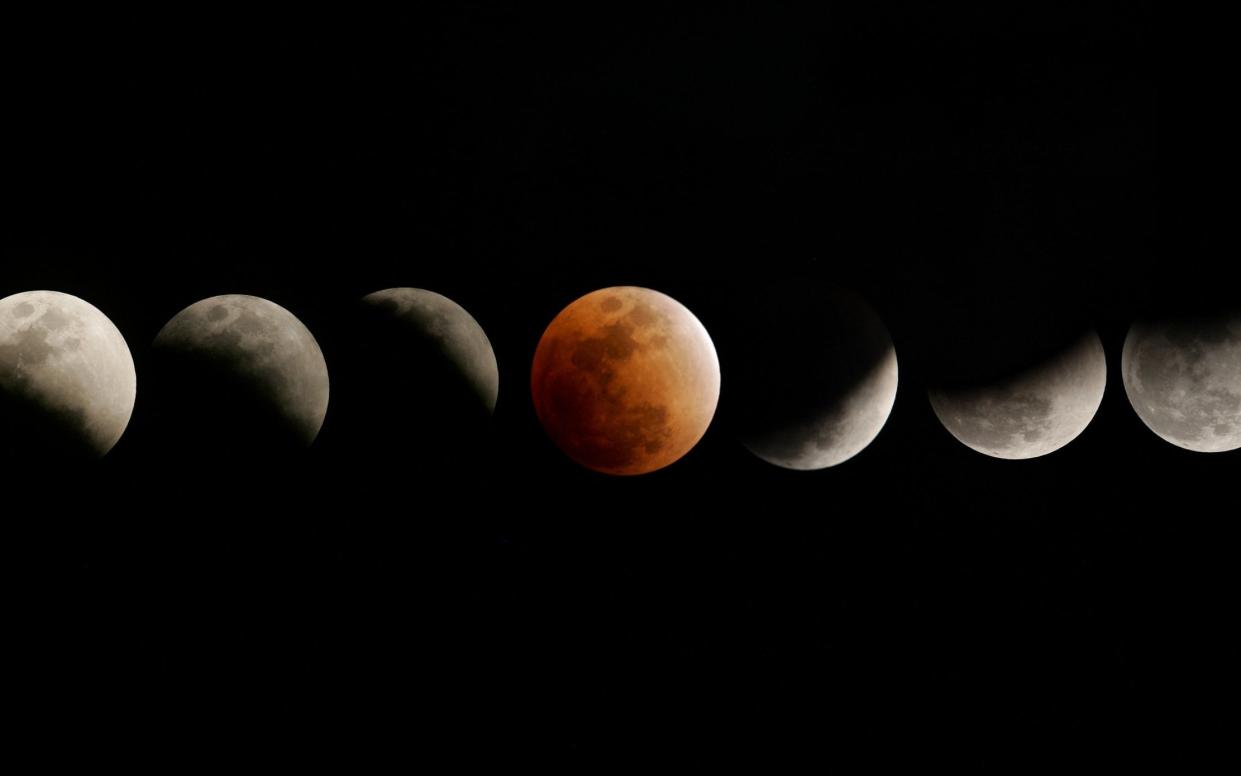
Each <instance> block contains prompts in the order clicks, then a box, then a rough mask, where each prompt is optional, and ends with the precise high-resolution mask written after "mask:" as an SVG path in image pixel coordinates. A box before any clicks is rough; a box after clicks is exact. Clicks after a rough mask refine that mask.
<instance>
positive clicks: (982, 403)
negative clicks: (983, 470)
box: [929, 329, 1107, 459]
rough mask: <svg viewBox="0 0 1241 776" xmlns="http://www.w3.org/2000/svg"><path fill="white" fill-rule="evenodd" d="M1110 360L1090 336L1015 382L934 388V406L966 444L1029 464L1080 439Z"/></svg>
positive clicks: (1100, 394)
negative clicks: (1023, 460) (1022, 460)
mask: <svg viewBox="0 0 1241 776" xmlns="http://www.w3.org/2000/svg"><path fill="white" fill-rule="evenodd" d="M1106 383H1107V361H1106V358H1105V357H1104V353H1103V344H1102V343H1101V342H1100V341H1099V335H1098V334H1096V333H1095V332H1094V330H1093V329H1092V330H1090V331H1088V332H1087V333H1086V334H1085V335H1084V336H1082V337H1080V338H1079V339H1077V341H1076V342H1074V343H1073V344H1072V345H1071V346H1069V347H1068V348H1065V349H1064V350H1062V351H1061V352H1060V353H1059V354H1057V355H1055V356H1053V357H1051V358H1049V359H1047V360H1045V361H1043V362H1042V363H1040V364H1038V365H1036V366H1033V367H1031V368H1029V369H1026V370H1025V371H1022V372H1019V373H1017V374H1015V375H1013V376H1011V377H1008V378H1005V379H1002V380H997V381H994V382H991V383H987V384H980V385H971V386H967V387H952V388H947V387H942V386H940V387H934V388H932V389H931V390H930V392H929V395H930V399H931V406H932V407H933V408H934V410H935V414H936V415H937V416H938V417H939V420H940V422H941V423H943V424H944V427H945V428H947V429H948V431H949V432H950V433H951V434H952V435H953V436H954V437H956V438H957V440H958V441H960V442H961V443H962V444H964V445H966V446H967V447H970V448H973V449H974V450H977V451H978V452H980V453H985V454H986V455H990V456H994V457H996V458H1009V459H1023V458H1036V457H1038V456H1040V455H1047V454H1048V453H1051V452H1054V451H1056V450H1059V449H1060V448H1061V447H1064V446H1065V445H1067V444H1068V443H1069V442H1071V441H1073V440H1074V439H1076V438H1077V436H1078V435H1079V434H1081V433H1082V431H1084V430H1085V429H1086V426H1088V425H1089V424H1090V421H1091V420H1092V419H1093V418H1094V415H1095V412H1097V411H1098V409H1099V404H1100V402H1102V401H1103V389H1104V386H1105V385H1106Z"/></svg>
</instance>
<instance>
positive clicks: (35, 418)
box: [0, 388, 107, 469]
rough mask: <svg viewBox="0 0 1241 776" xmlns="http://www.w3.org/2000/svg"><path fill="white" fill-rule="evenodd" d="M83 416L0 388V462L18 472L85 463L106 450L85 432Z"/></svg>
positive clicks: (80, 413) (56, 405)
mask: <svg viewBox="0 0 1241 776" xmlns="http://www.w3.org/2000/svg"><path fill="white" fill-rule="evenodd" d="M88 421H89V418H88V417H87V415H86V413H85V412H83V411H81V410H78V409H74V408H68V407H64V406H61V405H58V404H52V403H49V402H46V401H42V400H40V399H39V398H38V397H34V396H28V395H23V394H21V393H19V392H16V391H12V390H4V389H3V388H0V460H3V461H4V462H5V464H6V465H8V466H16V467H17V468H19V469H26V468H39V467H44V466H47V465H49V464H57V463H65V462H87V461H93V460H95V459H97V458H100V457H102V456H103V455H104V454H105V453H106V452H107V451H106V450H100V449H99V447H98V445H97V444H96V443H95V441H94V440H93V439H91V437H90V435H89V434H88V433H86V431H85V429H86V426H87V423H88Z"/></svg>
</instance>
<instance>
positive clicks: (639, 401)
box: [530, 286, 720, 474]
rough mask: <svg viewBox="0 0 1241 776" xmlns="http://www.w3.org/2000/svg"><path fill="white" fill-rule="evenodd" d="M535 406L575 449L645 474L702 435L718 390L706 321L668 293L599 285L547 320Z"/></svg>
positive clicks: (567, 447) (595, 461) (609, 466)
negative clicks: (549, 320) (598, 287)
mask: <svg viewBox="0 0 1241 776" xmlns="http://www.w3.org/2000/svg"><path fill="white" fill-rule="evenodd" d="M530 389H531V394H532V396H533V398H534V410H535V412H536V413H538V416H539V421H540V422H541V423H542V424H543V428H544V429H546V430H547V434H548V436H550V437H551V438H552V441H553V442H555V443H556V445H557V446H559V447H560V449H561V450H563V451H564V452H565V453H566V454H567V455H568V456H569V457H570V458H572V459H573V460H575V461H577V462H578V463H580V464H582V465H583V466H586V467H587V468H590V469H594V470H595V471H600V472H605V473H607V474H645V473H647V472H652V471H655V470H656V469H662V468H663V467H665V466H667V465H668V464H670V463H673V462H674V461H676V460H677V459H679V458H680V457H681V456H683V455H685V454H686V453H687V452H689V451H690V449H691V448H692V447H693V446H694V445H695V444H697V443H698V440H699V439H702V435H703V434H705V433H706V432H707V426H709V425H710V424H711V418H712V417H713V416H714V415H715V406H716V404H717V403H718V402H719V398H720V362H719V358H718V357H717V356H716V354H715V345H714V344H713V343H712V342H711V337H710V336H709V335H708V334H707V330H706V329H705V328H703V325H702V324H701V323H700V322H699V321H698V319H697V318H695V317H694V314H693V313H691V312H690V311H689V310H687V309H686V308H685V306H684V305H682V304H681V303H680V302H678V301H677V300H675V299H673V298H672V297H670V296H667V295H665V294H661V293H659V292H658V291H652V290H651V289H649V288H637V287H634V286H619V287H615V288H604V289H600V290H599V291H593V292H591V293H589V294H587V295H586V296H583V297H582V298H580V299H578V300H577V301H575V302H573V303H572V304H570V305H569V306H568V307H566V308H565V309H564V310H562V311H561V312H560V314H559V315H557V316H556V318H555V319H554V320H553V321H552V322H551V325H549V326H548V327H547V331H545V332H544V333H543V338H542V339H541V340H539V347H538V349H537V350H536V351H535V353H534V367H533V369H531V374H530Z"/></svg>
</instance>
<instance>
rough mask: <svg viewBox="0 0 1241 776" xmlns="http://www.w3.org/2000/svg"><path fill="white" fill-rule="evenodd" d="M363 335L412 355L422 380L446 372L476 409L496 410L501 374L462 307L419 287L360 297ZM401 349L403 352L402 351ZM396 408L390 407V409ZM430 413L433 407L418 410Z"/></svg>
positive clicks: (483, 338) (482, 336)
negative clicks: (364, 314) (473, 398)
mask: <svg viewBox="0 0 1241 776" xmlns="http://www.w3.org/2000/svg"><path fill="white" fill-rule="evenodd" d="M362 305H363V307H364V312H366V313H368V314H367V315H366V316H365V322H366V324H368V325H367V327H366V331H365V333H366V335H368V336H370V337H371V338H374V339H383V340H384V341H385V344H386V345H388V346H389V347H391V348H392V349H394V350H397V351H398V352H397V353H389V354H386V355H387V356H389V357H390V358H397V357H399V356H401V355H412V356H414V357H416V358H418V359H419V361H418V363H415V364H413V365H412V366H413V367H415V368H416V369H417V370H419V371H421V372H422V373H423V375H424V379H426V378H428V377H431V378H434V377H438V376H440V375H438V374H432V373H435V372H444V373H447V374H446V375H445V376H449V377H452V378H453V381H454V382H455V383H457V384H458V387H459V388H460V389H461V390H463V391H466V392H468V393H470V394H472V395H473V396H474V397H476V399H477V401H478V404H479V406H480V407H483V408H485V409H486V411H487V413H488V414H490V413H492V412H494V411H495V408H496V398H497V397H498V396H499V393H500V370H499V367H498V365H497V364H496V354H495V351H494V350H492V347H491V341H490V340H489V339H487V334H486V332H484V331H483V327H482V326H479V325H478V321H476V320H474V316H472V315H470V314H469V313H468V312H466V310H465V308H463V307H462V306H461V305H459V304H457V303H456V302H454V301H453V300H451V299H449V298H448V297H446V296H442V295H440V294H437V293H435V292H434V291H426V290H424V289H421V288H389V289H386V290H384V291H376V292H375V293H373V294H368V295H366V296H365V297H363V298H362ZM402 346H403V347H402ZM393 409H395V408H393ZM419 409H421V410H424V411H432V412H433V411H435V410H436V408H434V407H423V408H419Z"/></svg>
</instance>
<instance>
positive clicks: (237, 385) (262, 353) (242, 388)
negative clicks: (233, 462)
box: [154, 294, 328, 455]
mask: <svg viewBox="0 0 1241 776" xmlns="http://www.w3.org/2000/svg"><path fill="white" fill-rule="evenodd" d="M154 355H155V357H156V362H157V370H158V379H159V380H160V382H161V383H162V385H161V389H162V392H163V393H164V394H165V395H164V396H163V397H162V400H163V407H162V409H163V415H164V417H163V418H162V419H161V424H160V430H161V432H162V433H164V434H165V435H167V436H168V437H169V439H170V441H173V442H175V443H176V446H177V448H178V449H186V448H190V449H191V451H199V452H203V453H208V454H214V453H216V452H219V451H220V450H221V449H222V448H223V449H227V450H228V451H229V453H230V454H246V455H258V454H261V453H265V452H269V451H271V450H272V449H278V448H289V449H297V448H300V447H305V446H307V445H309V444H310V443H311V442H313V441H314V439H315V437H316V436H317V435H318V433H319V429H320V427H321V426H322V425H323V419H324V416H325V414H326V413H327V405H328V372H327V364H326V363H325V362H324V360H323V353H322V352H321V351H320V350H319V344H318V343H317V342H316V341H315V338H314V336H313V335H312V334H311V333H310V331H309V330H308V329H307V328H306V327H305V326H304V325H303V324H302V322H301V321H299V320H298V319H297V318H296V317H295V316H294V315H293V314H292V313H290V312H289V311H288V310H286V309H284V308H283V307H281V306H279V305H277V304H275V303H273V302H269V301H267V300H266V299H260V298H258V297H254V296H246V295H243V294H231V295H225V296H213V297H211V298H209V299H203V300H202V301H200V302H195V303H194V304H192V305H190V306H189V307H187V308H185V309H184V310H182V311H181V312H179V313H177V315H176V316H175V317H173V319H172V320H170V321H169V322H168V323H167V324H166V325H165V326H164V328H163V329H162V330H160V332H159V335H158V336H156V338H155V344H154Z"/></svg>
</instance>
